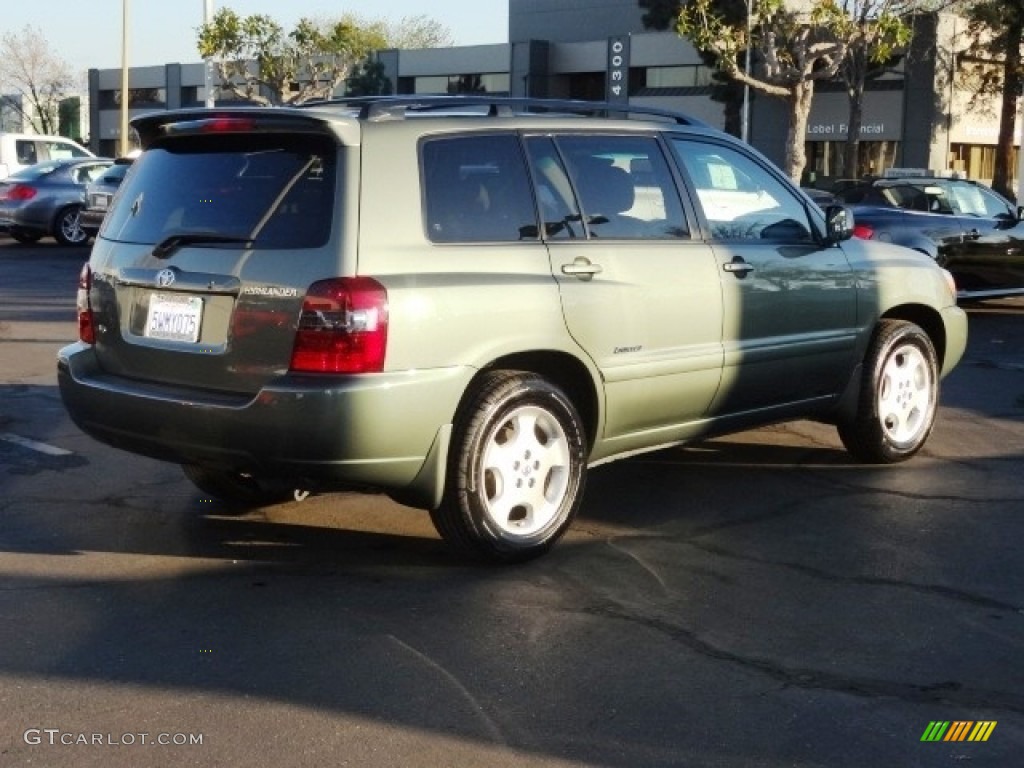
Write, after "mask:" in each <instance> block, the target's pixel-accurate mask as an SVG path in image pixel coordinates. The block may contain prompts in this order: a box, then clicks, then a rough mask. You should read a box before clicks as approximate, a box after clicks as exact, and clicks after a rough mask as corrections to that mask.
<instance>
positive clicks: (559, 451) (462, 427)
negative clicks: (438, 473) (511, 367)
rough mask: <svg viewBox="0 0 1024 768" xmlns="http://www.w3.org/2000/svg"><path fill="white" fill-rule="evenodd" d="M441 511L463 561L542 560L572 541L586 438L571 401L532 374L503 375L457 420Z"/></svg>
mask: <svg viewBox="0 0 1024 768" xmlns="http://www.w3.org/2000/svg"><path fill="white" fill-rule="evenodd" d="M454 435H455V437H454V441H453V444H452V453H451V457H450V461H449V469H448V478H447V482H446V484H445V494H444V499H443V501H442V503H441V506H440V507H439V508H438V509H435V510H433V511H432V512H431V513H430V516H431V519H432V520H433V522H434V527H435V528H437V531H438V533H440V534H441V536H442V538H444V540H445V541H446V542H447V543H448V544H449V545H450V546H451V547H452V548H453V549H455V550H456V551H458V552H459V553H460V554H463V555H467V556H469V557H472V558H474V559H481V560H488V561H492V562H521V561H524V560H529V559H531V558H534V557H537V556H539V555H541V554H543V553H544V552H546V551H547V550H548V549H550V548H551V546H552V545H553V544H554V543H555V542H556V541H557V540H558V539H559V538H560V537H561V536H562V534H563V533H565V531H566V529H567V528H568V527H569V525H570V524H571V523H572V520H573V517H575V515H576V510H577V509H578V508H579V505H580V501H581V499H582V496H583V488H584V484H585V464H586V451H585V439H584V430H583V426H582V423H581V420H580V417H579V414H578V413H577V412H576V408H575V407H574V406H573V404H572V402H571V401H570V400H569V398H567V397H566V396H565V394H564V393H563V392H562V391H561V390H560V389H559V388H558V387H556V386H554V385H553V384H551V383H550V382H548V381H546V380H545V379H543V378H541V377H540V376H537V375H536V374H532V373H524V372H519V371H496V372H494V373H490V374H488V375H487V376H486V377H485V378H484V379H483V381H482V382H481V383H480V385H479V386H478V387H477V389H476V390H475V391H474V392H473V393H472V394H471V395H470V397H469V399H468V401H467V402H466V403H465V405H464V407H463V408H461V409H460V412H459V414H458V415H457V417H456V420H455V431H454Z"/></svg>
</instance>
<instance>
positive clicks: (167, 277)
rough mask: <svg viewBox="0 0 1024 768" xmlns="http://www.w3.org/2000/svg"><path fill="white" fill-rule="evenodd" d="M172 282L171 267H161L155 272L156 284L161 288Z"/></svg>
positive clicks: (172, 272) (172, 273)
mask: <svg viewBox="0 0 1024 768" xmlns="http://www.w3.org/2000/svg"><path fill="white" fill-rule="evenodd" d="M173 282H174V270H173V269H161V270H160V271H159V272H157V273H156V284H157V285H158V286H160V287H161V288H166V287H167V286H169V285H170V284H171V283H173Z"/></svg>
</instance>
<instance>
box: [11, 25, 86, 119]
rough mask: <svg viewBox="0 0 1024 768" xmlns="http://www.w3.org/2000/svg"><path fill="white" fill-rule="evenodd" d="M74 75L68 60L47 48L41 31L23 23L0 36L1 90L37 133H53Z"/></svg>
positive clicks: (70, 90) (48, 46)
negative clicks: (20, 26) (23, 25)
mask: <svg viewBox="0 0 1024 768" xmlns="http://www.w3.org/2000/svg"><path fill="white" fill-rule="evenodd" d="M73 89H74V76H73V75H72V74H71V68H70V67H69V66H68V63H67V62H66V61H64V59H62V58H61V57H60V56H58V55H57V54H56V53H54V51H53V50H52V49H51V48H50V44H49V43H48V42H47V40H46V38H45V37H43V33H42V32H41V31H39V30H38V29H36V28H35V27H32V26H26V27H25V28H24V29H22V30H21V32H19V33H14V32H7V33H5V34H4V36H3V37H2V38H0V93H2V94H3V95H4V96H6V97H14V98H6V99H5V100H4V102H5V105H6V107H7V109H11V110H14V111H15V112H16V113H18V114H19V115H20V116H21V117H22V122H23V123H27V124H28V125H30V126H31V127H32V129H33V130H34V131H35V132H37V133H46V134H56V133H57V130H58V126H59V120H60V117H59V107H60V102H61V101H62V100H63V99H64V98H66V97H67V96H68V95H69V94H71V93H72V91H73Z"/></svg>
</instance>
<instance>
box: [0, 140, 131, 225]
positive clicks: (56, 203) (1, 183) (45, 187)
mask: <svg viewBox="0 0 1024 768" xmlns="http://www.w3.org/2000/svg"><path fill="white" fill-rule="evenodd" d="M112 162H113V161H112V160H108V159H105V158H95V157H89V158H69V159H65V160H50V161H47V162H43V163H37V164H36V165H32V166H29V167H28V168H24V169H22V170H20V171H18V172H17V173H14V174H11V175H10V176H8V177H7V178H5V179H3V180H0V232H7V233H8V234H9V235H10V236H11V237H12V238H14V239H15V240H17V241H18V242H19V243H34V242H35V241H36V240H39V239H40V238H41V237H46V236H48V235H49V236H52V237H53V238H54V239H55V240H56V241H57V242H58V243H60V244H61V245H80V244H82V243H85V242H86V241H87V240H88V239H89V233H88V232H86V231H85V230H83V229H82V227H81V224H80V222H79V214H80V213H81V211H82V201H83V199H84V190H85V185H86V184H88V183H89V182H90V181H92V180H93V179H95V178H97V177H98V176H100V175H101V174H102V173H103V172H104V171H105V170H106V169H107V168H109V167H110V165H111V163H112Z"/></svg>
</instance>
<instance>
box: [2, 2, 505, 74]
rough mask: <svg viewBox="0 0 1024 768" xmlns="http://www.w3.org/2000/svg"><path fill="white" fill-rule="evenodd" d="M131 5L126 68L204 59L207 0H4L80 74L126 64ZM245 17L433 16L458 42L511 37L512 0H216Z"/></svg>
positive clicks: (7, 14) (291, 21)
mask: <svg viewBox="0 0 1024 768" xmlns="http://www.w3.org/2000/svg"><path fill="white" fill-rule="evenodd" d="M125 3H127V6H128V35H129V44H128V66H129V67H145V66H151V65H155V64H167V63H170V62H179V63H182V64H186V63H190V62H196V61H199V54H198V53H197V52H196V42H195V41H196V32H197V30H198V28H199V26H200V25H201V24H202V23H203V9H204V7H205V2H204V0H29V1H28V2H14V0H4V12H3V19H4V30H3V31H4V32H11V33H14V34H17V33H19V32H20V31H21V30H22V29H24V27H25V26H26V25H27V26H31V27H35V28H36V29H38V30H40V31H41V32H42V34H43V37H44V38H46V40H47V42H49V44H50V47H51V50H52V51H53V52H54V53H56V54H57V55H59V56H60V57H61V58H63V59H64V60H65V61H67V62H68V64H69V65H70V66H71V68H72V70H73V71H74V72H75V73H76V74H79V73H84V72H85V71H86V70H88V69H92V68H96V69H112V68H118V67H120V66H121V19H122V15H123V9H124V4H125ZM222 7H227V8H231V9H232V10H234V11H235V12H236V13H238V14H239V15H240V16H249V15H252V14H255V13H261V14H266V15H267V16H270V17H272V18H273V19H274V20H276V21H277V22H278V23H279V24H281V26H283V27H284V28H285V30H290V29H292V27H294V25H295V22H297V21H298V20H299V19H300V18H302V17H303V16H310V17H314V18H316V17H326V18H333V17H336V16H340V15H341V14H343V13H345V12H348V11H351V12H352V13H355V14H358V15H359V16H363V17H365V18H368V19H380V18H384V19H389V20H394V21H397V20H399V19H402V18H403V17H409V16H421V15H426V16H429V17H431V18H433V19H435V20H437V21H439V22H441V23H442V24H444V25H445V26H446V27H448V29H450V30H451V32H452V35H453V37H454V38H455V44H456V45H480V44H485V43H504V42H508V0H434V1H433V2H431V3H424V2H423V1H422V0H386V1H384V2H382V1H381V0H340V2H339V0H335V1H334V2H329V1H328V0H230V1H228V0H213V9H214V11H215V12H216V11H217V9H219V8H222Z"/></svg>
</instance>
